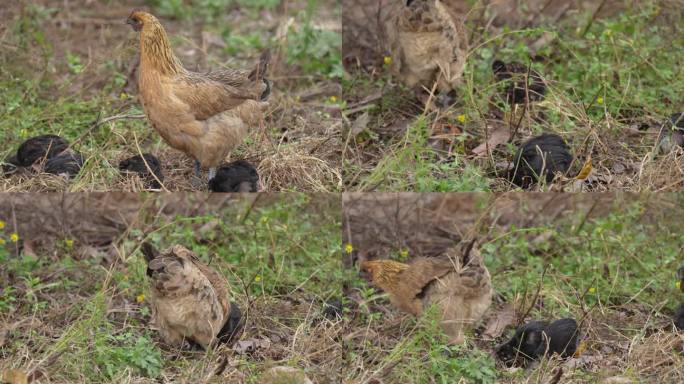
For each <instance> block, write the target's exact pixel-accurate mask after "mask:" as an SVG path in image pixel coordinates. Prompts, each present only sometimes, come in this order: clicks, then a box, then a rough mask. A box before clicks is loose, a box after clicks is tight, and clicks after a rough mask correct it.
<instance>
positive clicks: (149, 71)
mask: <svg viewBox="0 0 684 384" xmlns="http://www.w3.org/2000/svg"><path fill="white" fill-rule="evenodd" d="M129 20H135V21H136V23H138V22H139V23H140V24H141V25H142V26H141V27H140V71H139V77H138V89H139V90H140V100H141V103H142V105H143V108H144V109H145V113H146V114H147V117H148V119H149V120H150V123H151V124H152V127H153V128H154V129H155V130H156V131H157V132H158V133H159V134H160V135H161V136H162V138H163V139H164V141H166V143H167V144H169V146H171V147H172V148H175V149H178V150H180V151H182V152H185V153H186V154H188V155H189V156H191V157H193V158H194V159H195V160H197V161H198V162H199V163H200V164H201V166H203V167H216V166H218V165H219V164H220V163H221V162H222V161H223V160H224V159H225V157H226V156H227V155H228V154H229V153H230V152H231V151H232V150H233V149H234V148H235V147H237V146H238V145H239V144H240V143H242V141H243V140H244V139H245V137H246V136H247V135H248V133H249V131H250V130H251V129H252V128H254V127H255V126H257V125H258V124H259V122H260V121H261V120H262V118H263V112H264V111H265V110H266V108H267V107H268V103H267V102H265V101H264V100H262V99H263V98H264V97H263V95H264V94H267V93H268V92H267V90H268V89H269V82H268V81H267V80H266V79H265V78H263V73H264V71H265V69H266V67H267V66H268V59H269V57H270V56H268V55H266V56H264V55H262V58H261V59H260V61H259V64H257V66H256V68H255V69H254V70H252V71H244V70H238V69H230V68H225V69H221V70H216V71H211V72H208V73H195V72H191V71H188V70H186V69H185V68H184V67H183V65H182V64H181V62H180V60H178V58H177V57H176V56H175V55H174V53H173V50H172V49H171V46H170V43H169V39H168V36H167V35H166V31H165V30H164V27H163V26H162V25H161V23H159V21H158V20H157V18H156V17H154V16H153V15H151V14H149V13H146V12H142V11H134V12H133V13H132V14H131V16H130V17H129ZM136 25H138V24H136ZM262 67H263V71H262V70H261V68H262ZM253 74H254V75H253ZM257 75H258V76H257Z"/></svg>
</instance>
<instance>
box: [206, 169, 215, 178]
mask: <svg viewBox="0 0 684 384" xmlns="http://www.w3.org/2000/svg"><path fill="white" fill-rule="evenodd" d="M214 177H216V167H212V168H209V176H208V178H207V179H208V180H209V181H211V179H213V178H214Z"/></svg>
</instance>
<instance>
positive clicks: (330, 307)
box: [323, 299, 343, 320]
mask: <svg viewBox="0 0 684 384" xmlns="http://www.w3.org/2000/svg"><path fill="white" fill-rule="evenodd" d="M342 313H343V307H342V300H340V299H332V300H330V301H326V302H325V303H324V304H323V316H324V317H326V318H327V319H330V320H336V319H338V318H341V317H342Z"/></svg>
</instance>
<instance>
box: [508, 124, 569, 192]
mask: <svg viewBox="0 0 684 384" xmlns="http://www.w3.org/2000/svg"><path fill="white" fill-rule="evenodd" d="M571 163H572V154H571V153H570V148H569V147H568V145H567V144H566V143H565V141H564V140H563V138H561V137H560V136H558V135H554V134H548V133H545V134H543V135H540V136H536V137H533V138H531V139H529V140H528V141H526V142H525V143H524V144H523V145H522V147H520V149H518V152H517V153H516V155H515V162H514V167H513V169H511V170H510V171H509V175H508V177H509V179H510V180H511V181H512V182H513V184H515V185H517V186H519V187H521V188H529V187H530V185H532V184H533V183H536V182H537V181H539V178H540V177H542V178H544V179H545V180H546V182H547V183H550V182H551V181H553V178H554V177H555V175H556V173H558V172H560V173H565V172H567V171H568V169H569V168H570V164H571Z"/></svg>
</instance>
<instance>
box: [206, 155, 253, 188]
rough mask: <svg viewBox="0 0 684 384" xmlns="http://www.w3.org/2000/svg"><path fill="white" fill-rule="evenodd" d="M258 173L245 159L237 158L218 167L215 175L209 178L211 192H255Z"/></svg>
mask: <svg viewBox="0 0 684 384" xmlns="http://www.w3.org/2000/svg"><path fill="white" fill-rule="evenodd" d="M258 184H259V174H258V173H257V170H256V168H254V166H253V165H252V164H250V163H248V162H247V161H244V160H238V161H234V162H232V163H230V164H228V165H225V166H222V167H221V168H219V170H218V172H217V173H216V176H215V177H214V178H213V179H211V180H209V189H210V190H211V191H212V192H257V190H258Z"/></svg>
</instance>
